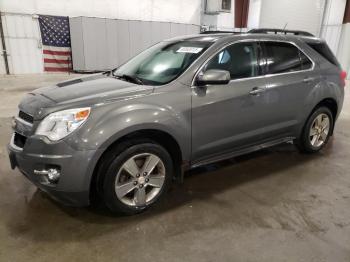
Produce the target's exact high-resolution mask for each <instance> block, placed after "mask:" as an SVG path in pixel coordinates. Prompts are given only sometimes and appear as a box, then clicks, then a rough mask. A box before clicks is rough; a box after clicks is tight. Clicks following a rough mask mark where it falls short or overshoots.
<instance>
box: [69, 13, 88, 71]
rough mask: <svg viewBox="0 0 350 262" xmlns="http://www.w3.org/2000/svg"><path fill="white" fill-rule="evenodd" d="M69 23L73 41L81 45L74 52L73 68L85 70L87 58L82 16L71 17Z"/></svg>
mask: <svg viewBox="0 0 350 262" xmlns="http://www.w3.org/2000/svg"><path fill="white" fill-rule="evenodd" d="M69 24H70V35H71V36H70V38H71V42H74V43H76V45H77V46H79V47H80V48H76V49H75V50H74V52H72V60H73V68H77V70H83V69H84V68H85V58H84V38H83V30H82V28H81V26H80V25H81V24H82V17H77V18H76V19H69Z"/></svg>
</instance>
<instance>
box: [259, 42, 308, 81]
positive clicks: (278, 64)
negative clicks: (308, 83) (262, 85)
mask: <svg viewBox="0 0 350 262" xmlns="http://www.w3.org/2000/svg"><path fill="white" fill-rule="evenodd" d="M265 49H266V66H267V73H268V74H278V73H286V72H294V71H298V70H301V69H302V68H301V63H300V57H299V49H298V48H297V47H295V46H294V45H291V44H288V43H279V42H267V43H265Z"/></svg>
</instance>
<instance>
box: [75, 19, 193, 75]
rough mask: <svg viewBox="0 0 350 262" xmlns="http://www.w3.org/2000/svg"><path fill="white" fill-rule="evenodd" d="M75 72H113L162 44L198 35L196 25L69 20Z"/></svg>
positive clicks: (112, 20)
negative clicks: (121, 65)
mask: <svg viewBox="0 0 350 262" xmlns="http://www.w3.org/2000/svg"><path fill="white" fill-rule="evenodd" d="M69 21H70V31H71V43H72V54H73V69H74V70H77V71H95V70H107V69H112V68H114V67H116V66H118V65H120V64H122V63H124V62H125V61H126V60H128V59H129V58H130V57H132V56H134V55H136V54H137V53H139V52H141V51H142V50H144V49H146V48H147V47H149V46H151V45H152V44H154V43H157V42H159V41H161V40H164V39H167V38H171V37H174V36H179V35H188V34H195V33H198V32H199V30H200V27H199V26H197V25H189V24H180V23H170V22H147V21H136V20H118V19H103V18H93V17H73V18H70V19H69Z"/></svg>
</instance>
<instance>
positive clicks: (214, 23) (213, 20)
mask: <svg viewBox="0 0 350 262" xmlns="http://www.w3.org/2000/svg"><path fill="white" fill-rule="evenodd" d="M231 1H232V2H231V11H230V12H222V13H218V14H206V13H205V10H204V9H205V0H202V13H201V25H202V26H209V28H210V30H233V29H234V26H235V15H234V14H235V7H234V0H231Z"/></svg>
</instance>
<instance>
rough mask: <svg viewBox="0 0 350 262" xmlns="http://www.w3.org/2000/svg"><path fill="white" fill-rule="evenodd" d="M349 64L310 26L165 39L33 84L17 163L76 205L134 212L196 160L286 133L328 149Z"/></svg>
mask: <svg viewBox="0 0 350 262" xmlns="http://www.w3.org/2000/svg"><path fill="white" fill-rule="evenodd" d="M345 77H346V74H345V72H343V71H342V70H341V68H340V65H339V63H338V61H337V60H336V58H335V57H334V55H333V54H332V52H331V51H330V49H329V48H328V46H327V44H326V43H325V42H324V41H323V40H320V39H318V38H316V37H314V36H312V35H311V34H310V33H307V32H302V31H285V30H271V29H256V30H252V31H250V32H248V33H246V34H233V33H213V34H210V33H206V34H199V35H192V36H186V37H179V38H173V39H170V40H166V41H162V42H160V43H158V44H155V45H154V46H152V47H150V48H148V49H147V50H145V51H143V52H141V53H140V54H138V55H137V56H135V57H134V58H132V59H131V60H129V61H128V62H126V63H125V64H123V65H121V66H119V67H118V68H116V69H114V70H111V71H108V72H103V73H98V74H93V75H90V76H87V77H83V78H78V79H73V80H68V81H65V82H62V83H58V84H57V85H54V86H49V87H44V88H39V89H37V90H35V91H33V92H30V93H28V94H27V95H26V96H25V97H24V98H23V100H22V101H21V103H20V104H19V113H18V115H17V116H16V117H15V118H14V123H13V128H14V133H13V136H12V139H11V142H10V143H9V146H8V150H9V156H10V162H11V167H12V168H13V169H14V168H15V167H17V168H18V169H19V170H20V171H21V173H23V174H24V175H25V176H26V177H27V178H28V179H29V180H30V181H32V183H34V184H35V185H36V186H37V187H39V188H40V189H42V190H43V191H45V192H47V193H48V194H50V195H51V196H52V197H53V198H55V199H57V200H59V201H61V202H63V203H66V204H69V205H74V206H85V205H88V204H89V203H90V202H91V199H92V198H93V199H99V200H100V201H103V202H104V203H105V205H106V206H107V207H108V208H109V209H110V210H111V211H113V212H121V213H126V214H134V213H138V212H140V211H143V210H145V209H146V208H148V207H150V206H152V205H153V204H154V203H156V202H157V201H158V200H159V198H160V197H161V196H162V195H164V193H165V192H166V190H167V188H168V187H169V185H170V184H171V182H172V180H176V179H179V180H180V181H181V180H182V176H183V172H184V171H185V170H187V169H190V168H194V167H198V166H201V165H205V164H208V163H212V162H215V161H220V160H223V159H227V158H231V157H234V156H237V155H241V154H246V153H249V152H252V151H255V150H259V149H261V148H265V147H269V146H272V145H276V144H279V143H284V142H293V143H294V144H295V145H296V146H297V147H298V148H299V150H300V151H302V152H306V153H315V152H318V151H319V150H321V149H322V148H323V147H324V146H325V145H326V143H327V141H328V139H329V137H330V136H331V135H332V134H333V129H334V124H335V121H336V119H337V117H338V115H339V113H340V111H341V108H342V105H343V98H344V87H345Z"/></svg>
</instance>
